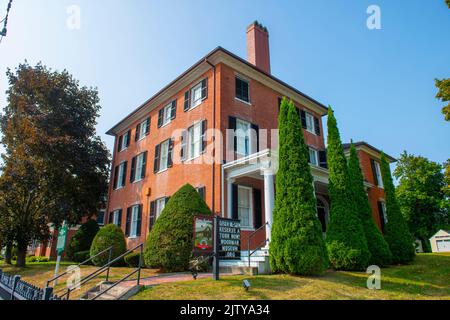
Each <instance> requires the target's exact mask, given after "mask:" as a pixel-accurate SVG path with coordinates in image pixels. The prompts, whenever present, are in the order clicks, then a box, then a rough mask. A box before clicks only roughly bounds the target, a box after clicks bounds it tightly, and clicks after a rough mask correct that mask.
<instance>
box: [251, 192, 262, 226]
mask: <svg viewBox="0 0 450 320" xmlns="http://www.w3.org/2000/svg"><path fill="white" fill-rule="evenodd" d="M253 202H254V208H255V215H254V217H255V223H254V225H255V229H259V228H261V227H262V225H263V221H262V220H263V217H262V194H261V190H259V189H253Z"/></svg>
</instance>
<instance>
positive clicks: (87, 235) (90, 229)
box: [67, 219, 100, 261]
mask: <svg viewBox="0 0 450 320" xmlns="http://www.w3.org/2000/svg"><path fill="white" fill-rule="evenodd" d="M99 230H100V228H99V227H98V223H97V221H95V220H92V219H90V220H88V221H87V222H85V223H84V224H83V225H82V226H81V227H80V229H79V230H78V231H77V232H76V233H75V234H74V235H73V237H72V238H71V239H70V242H69V245H68V246H67V256H68V257H69V258H70V259H72V261H76V259H75V254H76V253H78V252H83V251H88V250H89V249H90V248H91V244H92V241H93V240H94V238H95V236H96V235H97V232H98V231H99Z"/></svg>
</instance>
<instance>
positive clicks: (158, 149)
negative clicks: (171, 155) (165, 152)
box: [153, 144, 161, 173]
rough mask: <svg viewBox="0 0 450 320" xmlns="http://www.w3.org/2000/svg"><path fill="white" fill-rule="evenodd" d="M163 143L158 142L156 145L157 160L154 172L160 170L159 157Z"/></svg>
mask: <svg viewBox="0 0 450 320" xmlns="http://www.w3.org/2000/svg"><path fill="white" fill-rule="evenodd" d="M160 151H161V145H160V144H158V145H157V146H156V147H155V161H154V162H153V172H154V173H157V172H158V171H159V157H160Z"/></svg>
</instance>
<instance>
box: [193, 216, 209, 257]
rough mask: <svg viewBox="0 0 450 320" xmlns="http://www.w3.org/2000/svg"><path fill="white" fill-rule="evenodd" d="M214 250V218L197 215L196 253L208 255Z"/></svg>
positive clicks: (195, 229)
mask: <svg viewBox="0 0 450 320" xmlns="http://www.w3.org/2000/svg"><path fill="white" fill-rule="evenodd" d="M213 251H214V218H213V217H207V216H195V218H194V254H196V255H208V254H211V253H212V252H213Z"/></svg>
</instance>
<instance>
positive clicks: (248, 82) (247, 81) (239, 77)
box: [234, 75, 251, 105]
mask: <svg viewBox="0 0 450 320" xmlns="http://www.w3.org/2000/svg"><path fill="white" fill-rule="evenodd" d="M235 77H236V79H239V80H241V81H242V82H245V83H247V86H248V101H245V100H243V99H241V98H238V97H236V88H235V90H234V91H235V92H234V98H235V99H236V100H237V101H240V102H243V103H245V104H248V105H251V99H250V81H249V80H247V79H245V78H243V77H241V76H239V75H236V76H235ZM236 79H235V81H234V82H235V83H236ZM235 85H236V84H235Z"/></svg>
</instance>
